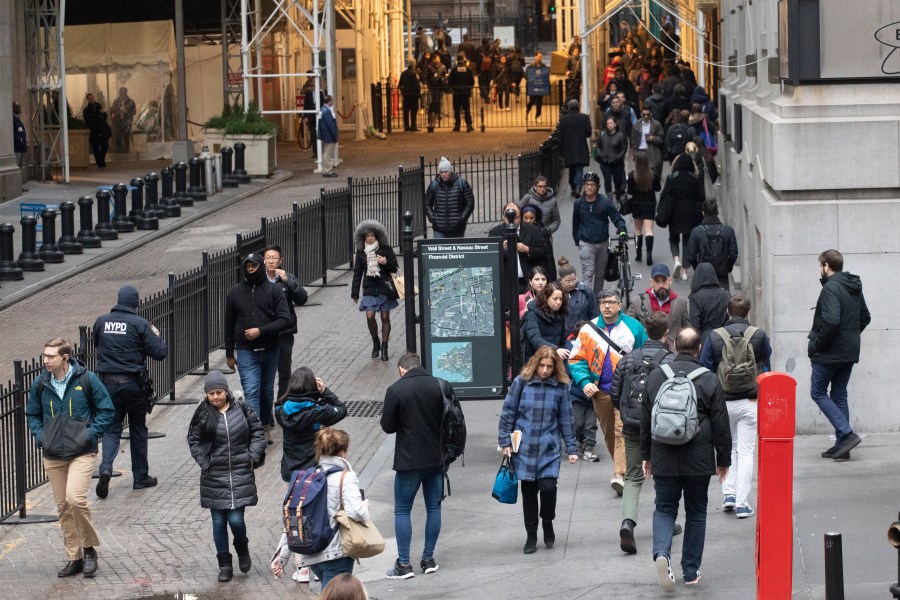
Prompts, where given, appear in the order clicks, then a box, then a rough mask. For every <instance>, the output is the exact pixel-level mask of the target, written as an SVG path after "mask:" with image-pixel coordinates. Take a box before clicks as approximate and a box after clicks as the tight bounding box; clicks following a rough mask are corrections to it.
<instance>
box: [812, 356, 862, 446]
mask: <svg viewBox="0 0 900 600" xmlns="http://www.w3.org/2000/svg"><path fill="white" fill-rule="evenodd" d="M852 370H853V363H843V364H840V365H823V364H822V363H816V362H814V363H812V382H811V383H810V386H809V395H810V396H812V399H813V402H815V403H816V404H818V405H819V410H821V411H822V414H823V415H825V418H826V419H828V421H829V422H830V423H831V426H832V427H834V434H835V437H836V438H837V439H836V440H835V441H836V443H840V441H841V437H843V436H845V435H847V434H848V433H853V428H852V427H850V406H849V404H848V403H847V384H848V383H849V382H850V372H851V371H852ZM828 384H831V395H830V396H829V395H828Z"/></svg>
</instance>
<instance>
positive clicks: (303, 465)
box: [274, 367, 347, 583]
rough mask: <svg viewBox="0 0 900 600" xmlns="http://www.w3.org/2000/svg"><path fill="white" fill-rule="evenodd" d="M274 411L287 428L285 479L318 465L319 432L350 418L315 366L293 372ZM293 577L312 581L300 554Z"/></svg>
mask: <svg viewBox="0 0 900 600" xmlns="http://www.w3.org/2000/svg"><path fill="white" fill-rule="evenodd" d="M274 412H275V420H276V421H277V422H278V425H279V426H281V429H282V431H283V436H282V437H283V442H282V444H283V451H282V455H281V479H282V480H283V481H285V482H288V481H290V480H291V475H292V474H293V472H294V471H302V470H303V469H311V468H312V467H315V466H316V448H315V444H316V433H317V432H318V431H319V429H320V428H322V427H331V426H333V425H336V424H337V423H338V422H339V421H340V420H341V419H343V418H344V417H346V416H347V407H346V406H344V403H343V402H341V401H340V400H338V397H337V396H335V395H334V393H333V392H332V391H331V390H329V389H328V388H327V387H325V382H324V381H322V380H321V379H320V378H318V377H316V376H315V374H314V373H313V372H312V370H311V369H309V368H308V367H300V368H298V369H296V370H295V371H294V372H293V373H291V377H290V379H289V380H288V384H287V392H286V393H285V395H284V396H282V397H281V398H278V399H277V400H276V401H275V411H274ZM291 579H293V580H294V581H296V582H297V583H307V582H309V568H308V567H303V566H301V564H300V555H299V554H298V555H297V570H296V571H294V574H293V575H292V576H291Z"/></svg>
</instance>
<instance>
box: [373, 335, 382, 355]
mask: <svg viewBox="0 0 900 600" xmlns="http://www.w3.org/2000/svg"><path fill="white" fill-rule="evenodd" d="M380 354H381V340H379V339H378V337H377V336H376V337H373V338H372V358H378V356H379V355H380Z"/></svg>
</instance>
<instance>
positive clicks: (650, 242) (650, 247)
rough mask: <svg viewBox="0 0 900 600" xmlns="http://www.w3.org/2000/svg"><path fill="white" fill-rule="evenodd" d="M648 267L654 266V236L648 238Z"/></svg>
mask: <svg viewBox="0 0 900 600" xmlns="http://www.w3.org/2000/svg"><path fill="white" fill-rule="evenodd" d="M647 266H648V267H651V266H653V236H652V235H648V236H647Z"/></svg>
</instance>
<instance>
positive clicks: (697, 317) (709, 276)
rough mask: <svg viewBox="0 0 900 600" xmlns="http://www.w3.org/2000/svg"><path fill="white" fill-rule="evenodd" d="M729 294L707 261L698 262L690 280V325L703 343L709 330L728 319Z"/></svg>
mask: <svg viewBox="0 0 900 600" xmlns="http://www.w3.org/2000/svg"><path fill="white" fill-rule="evenodd" d="M729 298H731V296H730V294H729V293H728V292H727V291H725V290H723V289H722V288H720V287H719V279H718V278H717V277H716V270H715V269H714V268H713V266H712V265H711V264H709V263H700V264H699V265H697V270H696V271H694V277H693V279H692V281H691V295H690V296H689V297H688V301H689V303H690V309H689V311H688V312H689V314H690V317H689V318H690V321H691V327H693V328H694V329H696V330H697V331H698V332H700V338H701V341H702V343H703V344H706V337H707V336H708V335H709V332H710V331H712V330H713V329H716V328H717V327H722V326H723V325H725V321H727V320H728V310H727V309H728V300H729Z"/></svg>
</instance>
